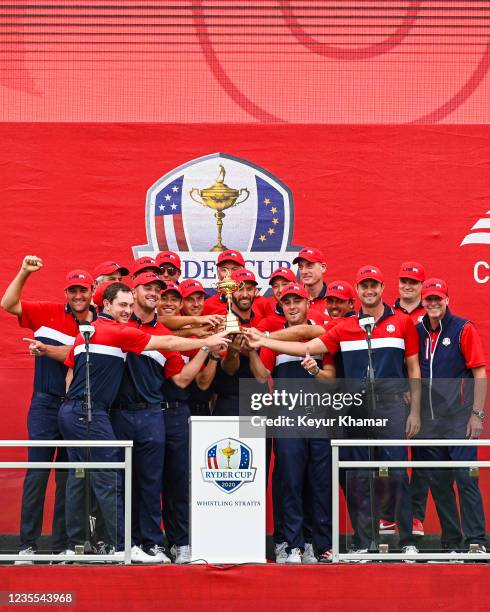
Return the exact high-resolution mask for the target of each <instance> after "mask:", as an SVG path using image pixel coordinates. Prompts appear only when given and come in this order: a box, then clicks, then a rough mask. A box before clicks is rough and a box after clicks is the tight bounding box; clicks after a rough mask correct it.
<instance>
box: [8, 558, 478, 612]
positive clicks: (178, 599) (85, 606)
mask: <svg viewBox="0 0 490 612" xmlns="http://www.w3.org/2000/svg"><path fill="white" fill-rule="evenodd" d="M488 570H489V567H488V565H487V564H465V565H448V564H444V565H442V564H441V565H428V564H414V565H409V564H376V563H374V564H365V565H350V564H342V565H317V566H311V565H310V566H284V565H276V564H274V563H268V564H266V565H263V566H262V565H260V566H259V565H243V566H211V565H200V566H198V565H194V566H175V565H172V566H147V567H142V566H134V565H133V566H127V567H126V566H89V565H87V566H42V565H40V566H17V567H13V566H3V567H0V590H1V591H3V592H4V593H5V592H6V591H16V592H18V591H21V592H40V591H42V592H47V591H53V592H58V593H60V592H68V591H70V592H73V593H74V594H75V604H74V605H73V606H72V607H71V609H77V610H91V611H94V612H95V611H97V610H110V611H113V610H124V611H130V610H138V612H148V611H151V610H162V609H168V610H191V611H195V610H196V611H199V610H208V611H209V610H210V609H214V610H216V609H219V610H221V609H223V610H224V609H229V610H231V611H233V612H240V611H241V610H244V611H245V610H247V611H251V612H257V611H258V610H265V609H267V610H268V611H271V610H293V609H294V610H310V611H314V610H339V611H340V610H341V611H342V612H347V611H350V610H353V611H354V610H355V611H359V610H362V611H365V610H383V611H390V610H401V611H403V610H407V611H408V610H410V611H411V612H414V610H431V611H435V610H444V611H450V610H455V611H456V610H457V611H458V612H460V611H461V610H466V611H474V610H488V609H489V607H490V591H489V589H488V585H487V581H488ZM33 609H37V610H39V609H41V608H40V607H36V608H33ZM46 609H48V608H46ZM68 609H70V608H69V607H68V606H50V607H49V610H68Z"/></svg>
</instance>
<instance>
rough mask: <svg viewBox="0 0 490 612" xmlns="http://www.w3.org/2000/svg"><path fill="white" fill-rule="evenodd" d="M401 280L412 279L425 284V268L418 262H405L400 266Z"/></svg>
mask: <svg viewBox="0 0 490 612" xmlns="http://www.w3.org/2000/svg"><path fill="white" fill-rule="evenodd" d="M399 278H412V279H413V280H416V281H419V283H423V282H424V280H425V268H424V266H423V265H422V264H421V263H419V262H418V261H405V262H403V263H402V265H401V266H400V274H399Z"/></svg>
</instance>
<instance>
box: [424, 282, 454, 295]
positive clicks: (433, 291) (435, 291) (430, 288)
mask: <svg viewBox="0 0 490 612" xmlns="http://www.w3.org/2000/svg"><path fill="white" fill-rule="evenodd" d="M429 295H437V296H438V297H441V298H445V297H447V296H448V295H449V291H448V288H447V284H446V282H445V281H443V280H442V279H440V278H428V279H427V280H426V281H425V282H424V284H423V285H422V299H425V298H426V297H428V296H429Z"/></svg>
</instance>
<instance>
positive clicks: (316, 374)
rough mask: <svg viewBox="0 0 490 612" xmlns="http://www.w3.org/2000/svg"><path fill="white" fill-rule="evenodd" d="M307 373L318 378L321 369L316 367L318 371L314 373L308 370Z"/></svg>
mask: <svg viewBox="0 0 490 612" xmlns="http://www.w3.org/2000/svg"><path fill="white" fill-rule="evenodd" d="M305 369H306V368H305ZM306 371H307V372H308V374H309V375H310V376H318V374H319V373H320V368H319V367H318V366H316V370H315V371H314V372H311V371H310V370H306Z"/></svg>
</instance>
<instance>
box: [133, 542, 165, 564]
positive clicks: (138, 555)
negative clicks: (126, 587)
mask: <svg viewBox="0 0 490 612" xmlns="http://www.w3.org/2000/svg"><path fill="white" fill-rule="evenodd" d="M131 563H158V562H157V561H156V560H155V557H152V556H151V555H147V554H146V553H145V552H144V551H143V550H141V548H140V547H139V546H136V545H135V546H132V547H131Z"/></svg>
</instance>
